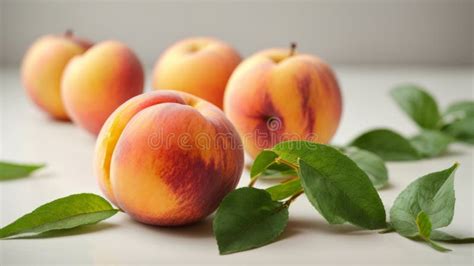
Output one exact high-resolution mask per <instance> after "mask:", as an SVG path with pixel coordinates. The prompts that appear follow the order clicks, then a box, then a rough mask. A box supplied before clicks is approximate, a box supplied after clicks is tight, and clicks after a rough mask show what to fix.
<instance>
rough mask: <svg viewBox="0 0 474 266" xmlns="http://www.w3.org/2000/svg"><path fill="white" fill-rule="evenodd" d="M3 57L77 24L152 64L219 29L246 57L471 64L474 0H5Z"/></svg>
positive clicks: (12, 58)
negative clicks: (289, 53)
mask: <svg viewBox="0 0 474 266" xmlns="http://www.w3.org/2000/svg"><path fill="white" fill-rule="evenodd" d="M0 3H1V4H0V32H1V38H2V39H1V40H2V41H0V45H1V46H0V50H1V51H2V52H1V53H2V54H3V56H2V58H1V59H2V60H1V61H3V62H4V63H8V64H16V63H18V62H20V60H21V58H22V56H23V53H24V51H25V49H26V48H27V47H28V45H29V44H30V43H31V42H32V40H34V39H35V38H37V37H39V36H41V35H43V34H45V33H62V32H64V31H65V30H66V29H73V30H75V31H76V33H77V34H78V35H81V36H84V37H88V38H90V39H91V40H93V41H97V42H98V41H101V40H106V39H117V40H120V41H123V42H125V43H126V44H128V45H129V46H130V47H131V48H133V49H134V50H135V51H136V52H137V53H138V55H139V56H140V58H141V59H142V61H143V63H144V64H147V65H151V64H153V63H154V61H155V60H156V58H157V57H158V55H159V54H160V53H161V52H162V51H163V49H165V48H166V47H167V46H169V45H170V44H172V43H174V42H175V41H176V40H179V39H181V38H185V37H189V36H196V35H207V36H215V37H218V38H221V39H223V40H225V41H228V42H229V43H231V44H232V45H234V46H235V47H236V48H237V49H238V50H239V51H240V52H241V53H242V55H244V56H248V55H250V54H252V53H254V52H256V51H258V50H261V49H264V48H268V47H275V46H283V47H287V46H288V44H289V42H291V41H296V42H298V43H299V46H300V50H301V51H306V52H310V53H313V54H318V55H320V56H321V57H322V58H324V59H326V60H328V61H329V62H331V63H343V64H347V63H351V64H359V63H364V64H367V63H369V64H373V63H378V64H381V63H382V64H387V63H397V64H403V63H410V64H466V63H472V62H474V61H473V51H472V47H473V39H472V38H473V23H474V21H473V12H474V1H471V0H313V1H289V0H287V1H262V0H261V1H256V0H254V1H236V0H234V1H230V0H222V1H217V0H214V1H200V0H198V1H193V0H179V1H149V0H148V1H144V0H133V1H132V0H128V1H123V0H122V1H104V0H101V1H93V0H47V1H45V0H26V1H25V0H0Z"/></svg>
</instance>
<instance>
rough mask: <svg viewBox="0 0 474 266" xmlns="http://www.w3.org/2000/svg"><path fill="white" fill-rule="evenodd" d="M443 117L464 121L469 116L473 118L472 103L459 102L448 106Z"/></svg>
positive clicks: (473, 106)
mask: <svg viewBox="0 0 474 266" xmlns="http://www.w3.org/2000/svg"><path fill="white" fill-rule="evenodd" d="M444 116H445V117H448V116H449V117H451V118H452V119H464V118H466V117H469V116H474V101H459V102H455V103H453V104H451V105H450V106H448V108H447V110H446V112H444Z"/></svg>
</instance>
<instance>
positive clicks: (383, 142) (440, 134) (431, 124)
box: [348, 84, 474, 161]
mask: <svg viewBox="0 0 474 266" xmlns="http://www.w3.org/2000/svg"><path fill="white" fill-rule="evenodd" d="M390 94H391V96H392V98H393V99H394V100H395V102H396V103H397V104H398V105H399V106H400V108H401V109H402V110H403V111H404V112H405V113H406V114H407V115H408V116H409V117H410V118H411V119H412V120H413V121H414V122H415V123H416V125H417V126H418V127H419V128H420V132H419V133H418V134H416V135H415V136H412V137H405V136H403V135H401V134H399V133H397V132H395V131H393V130H390V129H374V130H370V131H367V132H365V133H363V134H361V135H360V136H358V137H356V138H355V139H354V140H353V141H352V142H350V143H349V145H348V146H355V147H359V148H361V149H365V150H368V151H371V152H373V153H375V154H377V155H378V156H380V157H381V158H382V159H384V160H386V161H410V160H419V159H423V158H431V157H435V156H438V155H440V154H442V153H443V152H445V151H446V150H447V149H448V147H449V144H451V143H453V142H455V141H460V142H464V143H469V144H474V101H459V102H454V103H452V104H451V105H449V106H448V108H447V109H446V110H445V111H444V112H440V108H439V106H438V103H437V101H436V100H435V98H434V97H433V96H432V95H431V94H430V93H428V92H427V91H426V90H425V89H423V88H422V87H420V86H418V85H413V84H403V85H400V86H397V87H395V88H394V89H393V90H392V91H391V93H390Z"/></svg>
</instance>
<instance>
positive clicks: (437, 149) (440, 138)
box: [410, 130, 453, 157]
mask: <svg viewBox="0 0 474 266" xmlns="http://www.w3.org/2000/svg"><path fill="white" fill-rule="evenodd" d="M410 141H411V144H412V145H413V147H415V148H416V149H417V150H418V152H419V153H420V154H421V155H422V156H424V157H434V156H437V155H440V154H441V153H443V152H444V151H446V149H447V148H448V146H449V144H450V143H451V142H452V141H453V138H452V137H451V136H449V135H446V134H444V133H443V132H440V131H436V130H423V131H422V132H421V133H420V134H418V135H416V136H415V137H413V138H412V139H411V140H410Z"/></svg>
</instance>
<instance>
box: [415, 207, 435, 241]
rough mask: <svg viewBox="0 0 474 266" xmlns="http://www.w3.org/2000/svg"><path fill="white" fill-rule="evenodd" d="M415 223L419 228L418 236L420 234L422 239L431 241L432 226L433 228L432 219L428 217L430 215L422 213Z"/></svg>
mask: <svg viewBox="0 0 474 266" xmlns="http://www.w3.org/2000/svg"><path fill="white" fill-rule="evenodd" d="M415 223H416V227H417V228H418V234H420V236H421V237H422V238H427V239H429V238H430V235H431V226H432V225H431V221H430V217H428V215H427V214H426V213H425V212H423V211H421V212H420V213H418V215H417V216H416V221H415Z"/></svg>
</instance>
